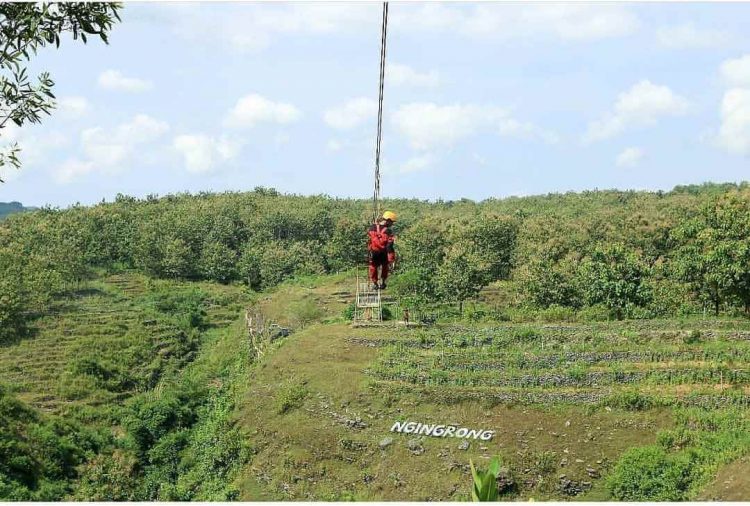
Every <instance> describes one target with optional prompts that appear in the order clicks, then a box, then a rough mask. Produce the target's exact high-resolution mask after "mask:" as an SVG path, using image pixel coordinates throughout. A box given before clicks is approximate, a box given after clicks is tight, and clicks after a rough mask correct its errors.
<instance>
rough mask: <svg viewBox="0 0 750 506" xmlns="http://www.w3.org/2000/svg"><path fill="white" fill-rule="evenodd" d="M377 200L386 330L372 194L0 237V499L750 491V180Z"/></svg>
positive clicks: (58, 222) (160, 205)
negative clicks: (369, 267)
mask: <svg viewBox="0 0 750 506" xmlns="http://www.w3.org/2000/svg"><path fill="white" fill-rule="evenodd" d="M385 205H386V206H387V207H388V208H392V209H395V210H396V211H397V212H398V213H399V221H398V222H397V225H396V232H397V242H396V247H397V250H398V253H399V261H398V264H397V268H396V271H395V274H394V276H393V278H392V279H391V280H390V282H389V287H388V290H387V292H386V298H385V302H386V303H387V307H388V312H387V313H388V314H389V315H390V319H389V320H388V321H387V322H386V323H385V324H384V326H381V327H375V326H369V327H368V326H362V327H352V326H351V322H350V321H349V319H348V318H350V317H351V312H352V303H353V300H354V285H355V281H356V278H357V275H360V276H361V275H363V272H364V271H363V268H364V262H363V259H364V247H363V240H364V239H363V236H364V230H365V227H366V226H367V220H368V208H369V202H367V201H364V200H361V201H358V200H346V199H333V198H329V197H325V196H314V197H301V196H294V195H283V194H279V193H278V192H276V191H274V190H269V189H263V188H259V189H256V190H255V191H253V192H246V193H226V194H199V195H172V196H166V197H163V198H152V197H150V198H147V199H143V200H138V199H133V198H129V197H124V196H120V197H118V199H117V200H116V201H115V202H113V203H109V204H99V205H96V206H92V207H83V206H75V207H72V208H70V209H66V210H55V209H45V210H43V211H40V212H36V213H16V214H14V215H12V216H10V217H8V218H7V219H5V220H4V221H3V222H2V223H0V294H1V295H0V498H1V499H10V500H60V499H69V500H144V501H145V500H149V501H150V500H289V499H294V500H323V499H327V500H350V499H355V500H376V499H379V500H464V499H466V498H467V497H468V494H469V489H470V486H471V474H470V468H469V461H470V460H471V461H473V462H474V463H475V464H476V465H478V466H479V467H482V468H486V466H487V464H488V462H489V461H490V459H491V458H492V457H494V456H499V457H501V461H502V466H501V477H500V480H499V481H498V486H499V487H500V492H501V496H502V497H503V498H504V499H521V500H528V499H532V498H533V499H535V500H540V499H541V500H544V499H547V500H549V499H555V500H569V499H584V500H607V499H610V500H611V499H617V500H684V499H699V498H700V499H715V498H719V499H721V498H724V497H726V498H736V497H741V496H742V495H741V494H742V492H743V491H744V492H750V490H747V486H748V485H747V482H746V480H742V479H737V480H735V479H734V478H733V477H732V476H734V474H733V473H735V471H734V470H736V469H744V467H746V466H745V464H744V463H745V462H746V459H747V457H748V455H750V437H748V434H750V431H749V430H748V429H750V409H748V406H749V405H750V372H749V371H750V368H749V367H748V361H749V360H750V346H748V345H747V343H748V336H750V320H748V318H747V316H746V315H747V313H746V311H747V301H748V293H747V291H746V286H747V284H746V280H747V279H750V271H749V270H748V269H750V268H749V267H748V265H750V262H748V261H747V260H748V259H747V258H746V257H745V256H743V255H745V254H746V253H747V252H750V244H748V241H750V239H748V238H749V237H750V218H748V216H750V213H748V212H747V211H748V209H750V188H748V186H747V185H744V184H743V185H703V186H695V187H679V188H676V189H675V190H674V191H672V192H660V193H652V192H618V191H599V192H584V193H568V194H552V195H546V196H534V197H524V198H509V199H502V200H487V201H483V202H472V201H468V200H464V201H459V202H423V201H417V200H392V201H388V202H387V203H386V204H385ZM404 309H409V311H410V313H411V322H412V325H410V326H407V325H405V324H404V323H402V322H400V321H399V320H400V319H401V317H402V315H403V311H404ZM282 328H286V329H288V330H289V331H291V333H290V334H289V333H288V332H286V331H283V332H282V330H281V329H282ZM410 421H411V422H419V423H421V424H427V425H428V428H429V426H432V425H453V426H455V427H465V428H467V429H475V430H480V429H481V430H492V431H494V437H493V438H491V439H489V440H481V439H473V438H470V439H466V440H464V439H461V438H456V437H435V436H431V435H426V434H424V433H423V434H410V433H397V432H392V431H391V429H392V427H394V424H402V425H403V424H405V423H406V422H410ZM454 432H455V431H454ZM467 443H468V444H467ZM743 459H745V460H743ZM727 482H729V483H730V485H726V486H725V485H722V484H726V483H727Z"/></svg>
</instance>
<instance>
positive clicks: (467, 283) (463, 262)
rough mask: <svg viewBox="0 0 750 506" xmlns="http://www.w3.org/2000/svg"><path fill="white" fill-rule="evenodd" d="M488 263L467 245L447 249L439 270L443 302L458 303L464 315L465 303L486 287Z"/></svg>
mask: <svg viewBox="0 0 750 506" xmlns="http://www.w3.org/2000/svg"><path fill="white" fill-rule="evenodd" d="M487 269H488V263H487V262H486V261H485V260H484V259H483V258H482V257H481V256H479V255H478V254H477V253H476V252H475V251H473V250H472V248H471V247H470V246H469V245H467V244H466V243H458V244H454V245H453V246H451V247H450V248H448V249H447V251H446V253H445V259H444V260H443V263H442V264H440V267H438V269H437V285H438V292H439V294H440V297H441V298H442V299H443V300H446V301H450V302H456V303H457V304H458V310H459V312H461V313H463V307H464V302H465V301H467V300H469V299H471V298H474V297H476V296H477V295H478V294H479V291H480V290H481V289H482V288H483V287H484V286H486V281H487V278H488V276H487Z"/></svg>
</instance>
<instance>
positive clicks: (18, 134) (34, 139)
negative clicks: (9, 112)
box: [0, 123, 71, 181]
mask: <svg viewBox="0 0 750 506" xmlns="http://www.w3.org/2000/svg"><path fill="white" fill-rule="evenodd" d="M13 143H17V144H18V147H19V148H20V150H21V151H20V153H19V154H18V158H19V160H20V161H21V163H22V164H23V166H24V168H25V169H27V170H24V171H23V172H20V171H17V170H15V169H14V168H12V167H10V166H8V165H6V166H5V167H4V168H0V179H3V180H5V181H12V180H14V179H16V178H17V177H20V176H21V175H22V174H26V173H28V169H29V168H31V167H34V166H42V165H47V164H48V163H49V154H50V152H51V151H59V150H61V149H63V148H66V147H68V146H70V144H71V137H70V135H68V134H67V133H65V132H61V131H59V130H44V129H42V128H40V127H38V126H35V125H28V126H26V127H25V128H23V129H21V128H20V127H18V126H17V125H16V124H14V123H9V124H7V125H6V126H5V128H3V129H2V130H0V146H1V147H2V148H3V149H7V148H8V147H10V145H11V144H13Z"/></svg>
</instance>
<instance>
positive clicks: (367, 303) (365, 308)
mask: <svg viewBox="0 0 750 506" xmlns="http://www.w3.org/2000/svg"><path fill="white" fill-rule="evenodd" d="M387 33H388V2H383V21H382V25H381V32H380V79H379V81H378V84H379V87H378V131H377V136H376V137H375V189H374V191H373V194H372V214H373V216H372V219H373V222H374V221H375V220H377V219H378V216H379V215H380V148H381V145H382V139H383V87H384V85H385V45H386V44H385V43H386V39H387ZM382 321H383V302H382V298H381V294H380V290H379V289H377V288H374V287H373V286H372V284H371V283H370V282H369V280H368V279H367V276H366V275H365V276H364V278H361V277H360V275H359V271H357V295H356V300H355V309H354V323H355V324H357V323H364V322H367V323H369V322H382Z"/></svg>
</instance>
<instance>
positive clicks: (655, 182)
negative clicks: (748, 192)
mask: <svg viewBox="0 0 750 506" xmlns="http://www.w3.org/2000/svg"><path fill="white" fill-rule="evenodd" d="M380 8H381V7H380V4H378V3H335V4H324V3H184V4H183V3H128V4H126V5H125V8H124V10H123V16H122V17H123V21H122V23H121V24H119V25H117V26H116V28H115V29H114V31H113V33H112V35H111V39H110V44H109V45H108V46H107V45H104V44H102V43H97V42H90V43H89V44H88V45H87V46H84V45H82V44H78V43H73V42H72V41H66V42H65V43H64V44H63V45H62V47H61V48H60V49H59V50H54V49H51V48H50V49H45V50H43V51H41V52H40V54H39V55H38V57H37V58H36V59H35V60H34V62H33V64H32V65H31V70H34V71H40V70H49V71H50V72H51V73H52V76H53V78H54V80H55V81H56V83H57V84H56V94H57V96H58V97H59V106H58V109H57V110H56V111H55V112H54V113H53V116H52V117H50V118H46V119H45V120H44V123H43V124H42V125H39V126H37V125H33V126H30V127H24V128H23V129H20V130H18V129H10V128H6V129H3V130H2V131H0V141H1V142H2V143H3V144H4V143H7V142H9V141H17V142H18V143H19V145H20V146H21V147H22V149H23V152H22V155H21V158H22V161H23V162H24V167H23V168H22V170H21V171H17V172H16V171H12V172H11V171H9V169H7V168H6V169H3V176H4V178H6V179H7V181H6V183H5V184H2V185H0V201H10V200H18V201H21V202H23V203H25V204H27V205H44V204H51V205H55V206H67V205H70V204H73V203H75V202H81V203H84V204H89V203H94V202H98V201H101V200H102V199H106V200H111V199H113V198H114V196H115V195H116V194H117V193H126V194H130V195H136V196H145V195H148V194H165V193H174V192H179V191H191V192H197V191H225V190H231V191H243V190H250V189H252V188H254V187H255V186H259V185H263V186H273V187H276V188H278V189H279V190H281V191H284V192H292V193H301V194H319V193H325V194H329V195H334V196H343V197H350V196H351V197H366V196H369V195H370V194H371V192H372V184H373V182H372V169H373V158H374V156H373V151H374V138H375V122H376V117H375V116H376V98H377V76H378V61H379V42H380V40H379V30H380ZM748 19H750V4H742V3H737V4H734V3H717V4H710V3H668V4H666V3H665V4H655V3H654V4H651V3H637V4H636V3H623V4H615V3H595V4H583V3H569V4H565V3H558V4H550V3H537V4H514V3H421V4H420V3H399V2H391V4H390V24H389V40H388V62H389V65H390V66H389V69H388V73H387V77H386V89H385V120H384V132H383V137H384V146H383V159H384V160H383V165H384V166H383V181H382V188H383V189H382V191H383V195H384V196H390V197H418V198H424V199H436V198H443V199H457V198H462V197H468V198H472V199H483V198H487V197H503V196H508V195H529V194H538V193H546V192H552V191H568V190H582V189H593V188H621V189H630V188H634V189H670V188H672V187H673V186H674V185H677V184H686V183H700V182H703V181H709V180H710V181H741V180H745V179H750V177H748V161H749V156H748V155H750V36H749V35H747V30H746V27H747V20H748Z"/></svg>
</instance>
